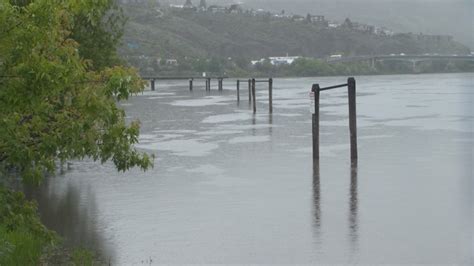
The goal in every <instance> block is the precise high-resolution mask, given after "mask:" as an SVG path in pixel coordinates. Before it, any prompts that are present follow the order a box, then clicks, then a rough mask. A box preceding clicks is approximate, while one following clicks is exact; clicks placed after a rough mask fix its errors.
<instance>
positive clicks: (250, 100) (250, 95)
mask: <svg viewBox="0 0 474 266" xmlns="http://www.w3.org/2000/svg"><path fill="white" fill-rule="evenodd" d="M251 102H252V80H251V79H249V104H250V103H251Z"/></svg>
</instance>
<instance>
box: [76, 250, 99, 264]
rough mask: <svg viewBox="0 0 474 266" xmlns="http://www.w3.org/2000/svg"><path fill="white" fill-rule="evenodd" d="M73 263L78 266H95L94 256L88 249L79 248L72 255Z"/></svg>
mask: <svg viewBox="0 0 474 266" xmlns="http://www.w3.org/2000/svg"><path fill="white" fill-rule="evenodd" d="M72 262H73V264H74V265H78V266H79V265H81V266H92V265H94V254H93V253H92V252H91V251H89V250H88V249H84V248H78V249H76V250H74V251H73V253H72Z"/></svg>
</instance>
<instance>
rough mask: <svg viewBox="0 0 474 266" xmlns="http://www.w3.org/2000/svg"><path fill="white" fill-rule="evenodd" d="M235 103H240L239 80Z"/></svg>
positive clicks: (238, 81)
mask: <svg viewBox="0 0 474 266" xmlns="http://www.w3.org/2000/svg"><path fill="white" fill-rule="evenodd" d="M237 102H240V80H237Z"/></svg>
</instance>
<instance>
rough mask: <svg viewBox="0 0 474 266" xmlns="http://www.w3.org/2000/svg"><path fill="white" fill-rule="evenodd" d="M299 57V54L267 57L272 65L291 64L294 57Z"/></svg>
mask: <svg viewBox="0 0 474 266" xmlns="http://www.w3.org/2000/svg"><path fill="white" fill-rule="evenodd" d="M299 58H301V56H288V55H287V56H279V57H269V58H268V59H269V60H270V63H271V64H272V65H274V66H281V65H291V64H293V62H295V60H296V59H299Z"/></svg>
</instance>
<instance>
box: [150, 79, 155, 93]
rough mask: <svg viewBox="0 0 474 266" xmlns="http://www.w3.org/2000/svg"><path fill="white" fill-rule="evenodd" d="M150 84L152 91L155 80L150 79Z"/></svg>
mask: <svg viewBox="0 0 474 266" xmlns="http://www.w3.org/2000/svg"><path fill="white" fill-rule="evenodd" d="M150 85H151V90H152V91H154V90H155V80H154V79H152V80H150Z"/></svg>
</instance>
